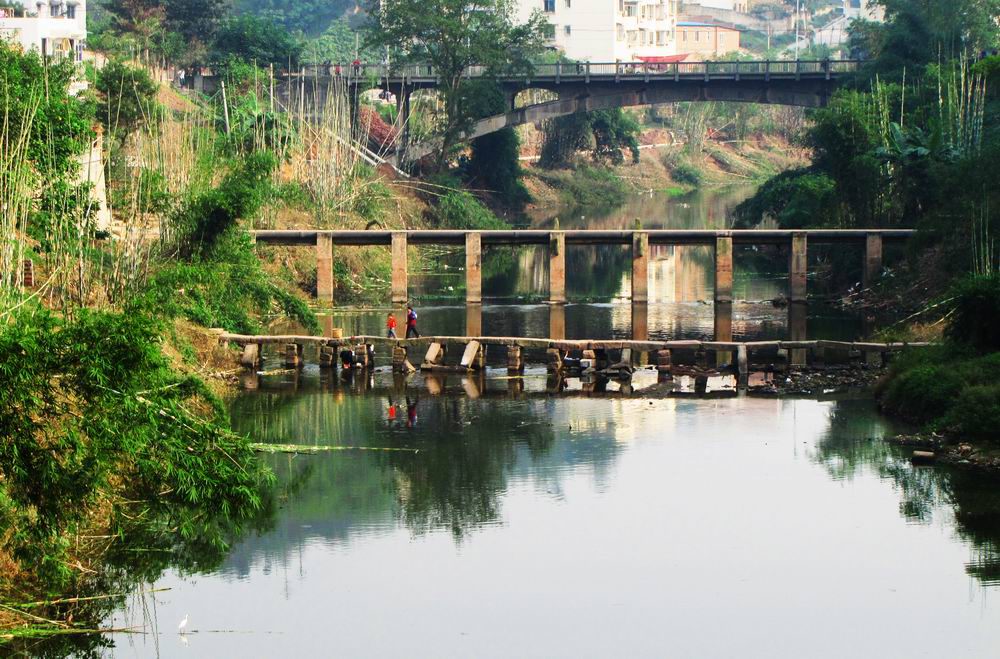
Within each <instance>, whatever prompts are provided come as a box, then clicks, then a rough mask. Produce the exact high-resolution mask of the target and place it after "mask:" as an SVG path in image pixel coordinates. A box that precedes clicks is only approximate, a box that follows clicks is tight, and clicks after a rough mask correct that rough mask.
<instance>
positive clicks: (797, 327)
mask: <svg viewBox="0 0 1000 659" xmlns="http://www.w3.org/2000/svg"><path fill="white" fill-rule="evenodd" d="M808 311H809V307H808V306H807V305H806V304H805V303H804V302H792V303H791V304H789V305H788V339H789V340H790V341H806V340H808V338H809V337H808V336H807V335H808V320H809V313H808ZM807 352H808V351H807V350H805V349H804V348H793V349H791V350H789V351H788V365H789V366H805V365H806V356H807Z"/></svg>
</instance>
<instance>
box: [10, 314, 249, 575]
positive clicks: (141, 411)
mask: <svg viewBox="0 0 1000 659" xmlns="http://www.w3.org/2000/svg"><path fill="white" fill-rule="evenodd" d="M159 333H160V327H159V326H158V324H157V322H156V321H154V320H153V319H152V317H151V316H150V315H148V314H147V313H145V312H144V311H142V310H141V309H133V310H130V311H128V312H125V313H121V314H111V313H98V312H91V311H86V310H83V311H80V312H79V313H78V314H77V316H76V317H75V319H73V320H72V321H70V320H65V319H61V318H58V317H56V316H54V315H52V314H51V313H49V312H47V311H45V310H43V309H41V308H36V307H33V306H26V307H23V308H22V309H21V310H19V312H18V313H17V314H16V316H15V318H14V322H13V323H11V324H9V325H6V326H4V327H3V328H2V329H0V373H2V376H3V379H4V382H5V386H4V387H3V388H2V391H0V519H2V520H3V521H4V522H5V524H4V525H3V526H4V528H7V529H10V530H11V533H10V534H9V535H8V536H5V540H6V543H7V547H6V548H7V549H9V550H10V551H11V552H12V555H13V556H14V557H15V559H16V560H18V561H19V562H20V563H21V565H22V566H23V567H24V568H25V569H26V570H28V571H29V572H32V573H34V574H36V575H38V576H39V577H40V578H42V579H43V580H44V581H45V582H47V583H49V584H51V586H53V587H59V586H65V585H67V583H68V581H69V580H70V578H71V575H72V573H73V572H72V571H71V569H70V566H69V564H68V562H67V558H68V552H69V551H70V550H71V547H70V543H69V538H70V537H71V535H72V534H74V533H76V532H79V531H80V530H82V529H83V528H86V525H87V524H90V523H92V520H90V519H88V515H89V514H91V512H92V511H93V509H94V507H95V506H96V505H97V504H98V503H99V502H100V500H101V499H102V498H103V497H107V496H108V494H109V493H111V492H116V493H118V494H119V495H120V497H119V498H116V500H117V501H118V502H119V503H118V504H117V505H116V506H115V508H114V509H113V510H111V511H110V519H109V520H108V522H109V523H110V531H111V537H115V536H116V535H118V533H120V532H121V530H122V529H123V527H126V526H129V525H130V523H129V521H128V520H129V519H130V518H131V519H134V516H135V514H136V513H137V512H140V511H141V514H140V516H141V517H143V518H144V521H145V522H146V523H147V524H149V525H150V526H156V527H158V528H161V529H176V534H178V535H180V536H181V537H182V538H199V539H200V540H201V541H203V542H207V543H216V544H219V545H223V544H224V543H225V539H226V537H227V535H228V533H229V531H231V530H232V529H233V528H234V526H236V525H238V524H239V523H240V522H241V521H243V520H246V519H248V518H249V516H250V515H251V514H252V513H253V512H254V511H256V510H257V509H259V507H260V505H261V499H260V496H259V493H258V486H259V485H260V484H261V482H262V479H263V478H264V472H263V471H262V469H261V468H260V467H259V466H258V464H257V462H256V460H255V458H254V456H253V453H252V450H251V449H250V447H249V445H248V443H247V442H246V440H245V439H244V438H241V437H237V436H234V435H232V434H231V433H230V432H228V431H226V430H224V429H223V427H222V425H220V424H222V423H225V422H226V418H225V415H224V412H223V411H222V408H221V405H220V404H219V403H218V401H217V400H216V399H215V398H214V396H212V395H211V394H210V393H209V392H208V391H207V389H206V388H205V387H204V385H203V384H202V383H201V381H200V380H197V379H195V378H189V377H181V376H178V375H176V374H175V373H174V372H173V371H172V370H171V369H170V367H169V365H168V362H167V360H166V358H165V357H164V356H163V354H162V352H161V351H160V348H159V345H158V337H159ZM199 400H200V401H202V402H203V403H207V404H208V407H209V408H210V409H213V410H214V412H213V413H212V414H211V415H210V418H209V420H207V421H206V420H202V419H201V418H199V417H197V416H195V415H193V414H192V413H191V412H190V411H189V408H188V406H189V405H191V404H192V403H197V402H198V401H199ZM99 523H100V522H99Z"/></svg>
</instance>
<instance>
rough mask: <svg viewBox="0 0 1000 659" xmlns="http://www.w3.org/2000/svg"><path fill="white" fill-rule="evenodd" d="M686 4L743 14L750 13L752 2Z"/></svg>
mask: <svg viewBox="0 0 1000 659" xmlns="http://www.w3.org/2000/svg"><path fill="white" fill-rule="evenodd" d="M684 4H685V5H688V4H693V5H697V6H698V7H704V8H708V9H722V10H723V11H735V12H739V13H741V14H745V13H747V12H748V11H750V0H698V1H697V2H685V3H684Z"/></svg>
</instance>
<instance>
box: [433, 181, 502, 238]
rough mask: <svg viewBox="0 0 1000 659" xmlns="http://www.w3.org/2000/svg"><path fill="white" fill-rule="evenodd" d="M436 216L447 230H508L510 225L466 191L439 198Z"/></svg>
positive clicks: (455, 191)
mask: <svg viewBox="0 0 1000 659" xmlns="http://www.w3.org/2000/svg"><path fill="white" fill-rule="evenodd" d="M434 215H435V217H436V218H437V222H438V225H439V226H440V227H442V228H446V229H472V230H482V229H507V228H509V225H508V224H507V223H506V222H504V221H503V220H501V219H500V218H498V217H497V216H496V215H494V214H493V212H492V211H491V210H490V209H488V208H486V207H485V206H483V204H482V203H481V202H480V201H479V200H478V199H476V198H475V197H473V196H472V195H471V194H469V193H468V192H465V191H464V190H453V191H451V192H448V193H446V194H444V195H443V196H441V197H439V198H438V201H437V206H436V207H435V208H434Z"/></svg>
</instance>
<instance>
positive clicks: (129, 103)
mask: <svg viewBox="0 0 1000 659" xmlns="http://www.w3.org/2000/svg"><path fill="white" fill-rule="evenodd" d="M95 87H96V88H97V91H98V93H99V101H98V106H97V119H98V121H100V122H101V124H102V125H103V126H104V130H105V131H106V132H107V134H108V135H116V136H119V137H124V136H126V135H129V134H131V133H133V132H135V131H136V130H138V129H139V128H140V127H142V126H144V125H146V123H147V122H148V121H149V120H150V118H151V117H152V116H153V114H154V113H155V112H156V108H157V106H156V91H157V86H156V83H155V82H153V79H152V78H151V77H150V76H149V73H147V72H146V70H145V69H140V68H137V67H133V66H129V65H128V64H125V63H124V62H121V61H118V60H112V61H110V62H108V63H107V64H105V65H104V68H102V69H101V70H100V71H99V72H98V74H97V84H96V85H95Z"/></svg>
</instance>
